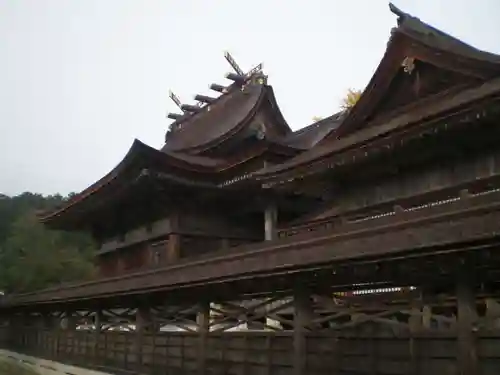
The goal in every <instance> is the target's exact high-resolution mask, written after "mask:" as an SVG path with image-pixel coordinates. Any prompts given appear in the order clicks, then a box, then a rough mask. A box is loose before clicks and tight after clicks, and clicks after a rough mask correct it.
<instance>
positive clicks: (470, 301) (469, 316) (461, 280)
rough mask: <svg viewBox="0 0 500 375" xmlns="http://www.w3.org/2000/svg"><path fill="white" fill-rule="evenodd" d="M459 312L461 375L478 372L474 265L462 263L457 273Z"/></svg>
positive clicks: (459, 365) (459, 362) (459, 366)
mask: <svg viewBox="0 0 500 375" xmlns="http://www.w3.org/2000/svg"><path fill="white" fill-rule="evenodd" d="M456 287H457V290H456V293H457V312H458V368H459V373H460V374H461V375H475V374H477V373H478V361H477V352H476V340H475V337H474V336H475V335H474V324H475V323H476V322H477V308H476V298H475V291H474V277H473V267H472V266H471V265H470V264H465V263H464V264H462V265H461V266H460V267H459V270H458V275H457V284H456Z"/></svg>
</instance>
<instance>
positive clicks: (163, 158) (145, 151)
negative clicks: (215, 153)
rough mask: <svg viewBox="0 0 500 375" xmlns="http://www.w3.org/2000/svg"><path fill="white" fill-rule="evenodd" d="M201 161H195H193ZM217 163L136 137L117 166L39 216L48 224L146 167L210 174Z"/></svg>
mask: <svg viewBox="0 0 500 375" xmlns="http://www.w3.org/2000/svg"><path fill="white" fill-rule="evenodd" d="M195 161H196V162H197V163H198V164H195V163H194V162H195ZM217 165H218V162H216V161H213V160H210V159H207V158H204V159H202V158H196V157H194V158H193V157H190V156H187V155H178V154H172V153H170V154H169V153H163V152H160V151H158V150H156V149H154V148H152V147H149V146H147V145H145V144H144V143H142V142H140V141H139V140H137V139H136V140H134V142H133V144H132V146H131V147H130V149H129V151H128V152H127V154H126V155H125V157H124V158H123V159H122V161H121V162H120V163H118V165H116V166H115V167H114V168H113V169H112V170H111V171H110V172H109V173H108V174H106V175H105V176H104V177H102V178H101V179H99V180H98V181H97V182H95V183H94V184H92V185H91V186H89V187H88V188H86V189H85V190H83V191H82V192H80V193H79V194H77V195H75V196H74V197H72V198H71V199H70V200H69V201H68V202H66V203H65V204H64V205H63V206H61V207H60V208H58V209H56V210H54V211H52V212H50V213H46V214H42V215H40V216H39V219H40V221H41V222H42V223H47V224H48V223H49V222H50V221H51V220H52V219H53V218H55V217H56V216H57V217H59V216H61V215H63V214H64V212H66V211H67V210H69V209H71V208H72V207H73V206H75V205H79V204H81V202H83V201H85V200H86V199H88V197H90V196H92V195H95V194H98V193H99V191H101V190H102V189H103V188H104V187H105V186H107V185H109V184H111V183H113V182H114V181H116V180H119V181H126V180H129V179H130V178H133V177H134V174H137V173H138V172H140V171H141V170H143V169H148V168H150V167H152V166H155V167H156V168H158V169H167V168H168V167H173V168H175V169H178V170H185V171H190V172H200V173H210V172H211V171H213V170H214V168H215V167H216V166H217Z"/></svg>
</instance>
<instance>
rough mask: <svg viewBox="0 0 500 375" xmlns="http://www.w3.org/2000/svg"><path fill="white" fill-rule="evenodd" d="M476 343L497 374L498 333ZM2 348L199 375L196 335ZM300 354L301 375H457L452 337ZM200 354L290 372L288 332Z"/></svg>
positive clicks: (360, 338)
mask: <svg viewBox="0 0 500 375" xmlns="http://www.w3.org/2000/svg"><path fill="white" fill-rule="evenodd" d="M4 329H5V328H4ZM1 337H2V336H0V338H1ZM3 337H5V336H3ZM476 340H477V343H478V345H477V347H478V359H479V363H480V372H479V374H480V375H497V374H498V368H500V330H497V331H489V332H487V333H478V334H477V335H476ZM1 344H2V346H3V347H5V346H6V345H7V344H9V349H10V350H16V351H18V352H20V353H24V354H28V355H33V356H36V357H41V358H45V359H51V360H56V361H60V362H62V363H68V364H76V365H79V366H82V367H89V368H95V369H101V370H106V371H110V372H112V371H116V372H119V371H120V370H127V371H130V372H131V373H141V372H142V373H151V374H152V373H157V372H159V371H160V372H161V373H172V374H194V373H197V372H196V371H197V353H198V348H199V346H198V335H197V334H196V333H185V332H169V333H157V334H147V335H144V337H143V341H142V345H141V346H137V345H136V341H135V335H134V334H133V333H127V332H106V333H102V334H100V335H99V336H98V339H97V345H96V336H95V335H94V334H93V332H92V331H62V330H60V331H56V330H40V329H36V328H30V329H24V330H21V331H20V332H18V334H17V335H16V336H15V338H13V340H12V341H11V342H10V343H6V342H5V341H3V342H1ZM305 348H306V353H307V355H306V359H305V362H306V363H305V373H307V374H310V375H316V374H317V375H323V374H338V375H348V374H360V375H365V374H366V375H377V374H378V375H382V374H384V375H385V374H387V375H389V374H391V375H408V374H413V375H420V374H422V375H432V374H439V375H448V374H449V375H451V374H456V373H457V370H458V367H457V366H458V362H457V336H456V334H454V333H453V332H450V331H445V332H442V333H440V332H435V331H434V332H427V333H426V332H422V333H419V334H413V335H410V334H397V335H388V334H375V333H374V334H371V335H367V334H364V333H361V334H357V333H356V332H348V333H334V332H321V333H313V332H310V333H308V334H307V335H306V338H305ZM96 349H97V350H96ZM205 350H206V358H207V359H206V374H234V375H254V374H255V375H261V374H266V375H268V374H272V375H275V374H278V375H280V374H291V373H292V369H293V332H224V333H218V334H217V333H210V334H208V338H207V346H206V348H205ZM139 358H142V361H139Z"/></svg>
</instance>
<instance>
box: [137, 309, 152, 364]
mask: <svg viewBox="0 0 500 375" xmlns="http://www.w3.org/2000/svg"><path fill="white" fill-rule="evenodd" d="M151 325H152V322H151V311H150V309H149V308H147V307H139V308H138V309H137V312H136V321H135V330H136V341H135V345H134V346H135V348H136V350H135V353H136V361H137V362H136V365H137V366H136V367H137V370H138V371H140V370H141V369H142V367H143V360H144V359H143V346H144V335H145V334H146V332H147V331H149V330H150V329H151Z"/></svg>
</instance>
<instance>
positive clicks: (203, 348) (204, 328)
mask: <svg viewBox="0 0 500 375" xmlns="http://www.w3.org/2000/svg"><path fill="white" fill-rule="evenodd" d="M196 323H197V326H198V340H199V341H198V374H199V375H204V374H205V373H206V365H207V339H208V333H209V331H210V303H209V302H202V303H200V310H199V311H198V314H197V316H196Z"/></svg>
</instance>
